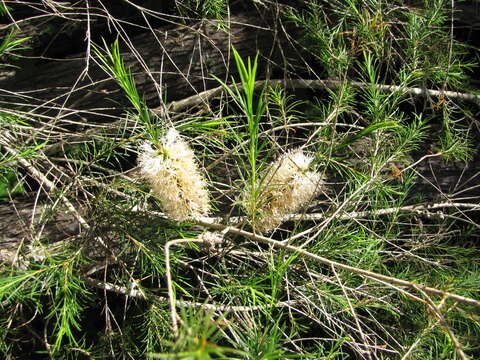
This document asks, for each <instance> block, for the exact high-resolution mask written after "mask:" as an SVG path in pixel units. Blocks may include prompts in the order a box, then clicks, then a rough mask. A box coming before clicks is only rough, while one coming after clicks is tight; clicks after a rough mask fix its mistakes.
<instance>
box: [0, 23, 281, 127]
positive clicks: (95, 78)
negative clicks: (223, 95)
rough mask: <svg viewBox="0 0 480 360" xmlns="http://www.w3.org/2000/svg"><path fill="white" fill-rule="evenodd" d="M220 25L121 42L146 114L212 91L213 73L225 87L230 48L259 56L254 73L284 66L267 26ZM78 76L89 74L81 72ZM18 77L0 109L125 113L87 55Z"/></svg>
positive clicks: (8, 85)
mask: <svg viewBox="0 0 480 360" xmlns="http://www.w3.org/2000/svg"><path fill="white" fill-rule="evenodd" d="M226 25H227V26H228V29H223V28H220V27H219V24H218V22H217V21H214V20H211V21H210V20H204V21H201V22H199V23H197V24H194V25H192V26H177V27H171V26H170V27H165V28H161V29H157V30H154V31H151V32H148V33H146V34H142V35H138V36H135V37H133V38H132V39H131V41H130V40H128V39H123V42H122V41H121V42H122V50H123V51H122V56H123V59H124V62H125V65H126V68H127V69H129V70H130V71H131V73H132V74H133V75H134V78H135V82H136V84H137V88H138V91H139V93H140V94H141V96H143V98H144V99H145V101H146V102H147V104H148V106H149V107H151V108H154V107H157V106H159V105H160V103H161V102H162V100H165V99H167V101H173V100H178V99H183V98H186V97H188V96H191V95H193V94H196V93H198V92H201V91H204V90H206V89H208V88H211V87H213V86H215V85H218V83H216V81H215V80H214V79H213V77H212V76H211V75H212V74H213V75H215V76H218V77H219V78H221V79H224V80H227V79H228V78H229V77H230V75H233V74H234V73H235V67H234V66H232V62H233V58H232V56H231V53H230V49H231V47H232V46H234V47H235V48H236V49H237V50H238V51H239V53H240V54H241V55H242V56H243V57H246V56H250V57H253V56H255V55H256V53H257V52H258V53H259V54H260V56H261V61H260V63H261V64H262V68H261V69H259V70H260V73H261V74H265V73H266V72H267V68H270V67H271V65H273V64H275V63H281V62H283V63H285V61H284V60H282V59H281V55H280V53H281V52H280V48H281V47H286V46H287V45H286V43H285V42H283V41H282V37H279V36H276V34H275V33H274V31H273V30H271V28H270V26H269V25H268V24H265V23H262V20H261V19H260V18H259V16H258V15H254V14H250V15H242V16H236V17H232V18H231V19H230V20H229V21H228V22H227V24H226ZM90 55H92V56H93V54H90ZM85 70H88V71H87V72H86V73H85V72H84V71H85ZM24 76H25V75H22V72H21V71H19V72H18V75H16V76H14V77H10V78H7V79H4V80H2V81H1V82H0V89H1V90H0V102H2V103H3V104H4V106H7V105H8V106H9V107H11V106H14V105H15V104H17V105H20V106H21V107H22V108H23V109H27V110H32V109H35V111H36V112H37V113H38V112H43V113H48V114H52V113H56V114H58V113H59V111H60V110H61V109H65V110H66V111H69V110H70V112H71V113H72V114H77V115H79V114H80V115H81V116H83V117H88V118H89V119H90V120H92V117H93V119H94V120H98V119H96V117H99V115H100V116H101V114H102V113H110V114H111V113H114V114H116V115H118V114H119V113H120V112H121V110H123V109H124V108H125V107H130V104H128V101H127V100H126V97H125V95H124V93H123V91H122V90H121V89H120V87H119V86H118V84H116V83H115V81H113V80H111V79H110V78H109V76H108V75H107V74H106V73H105V72H104V71H103V70H102V69H101V68H100V67H99V66H98V64H96V61H95V59H94V58H92V57H91V58H90V59H89V61H88V68H87V57H86V54H78V55H77V56H75V57H73V58H71V59H64V60H59V61H50V62H48V63H45V64H42V65H39V66H38V67H37V68H35V72H34V74H32V76H29V77H28V78H24V79H22V77H24ZM162 98H163V99H162ZM52 108H53V110H54V111H52ZM106 108H108V110H106ZM72 110H84V112H81V113H75V112H73V111H72ZM64 112H65V111H64ZM103 121H105V119H103Z"/></svg>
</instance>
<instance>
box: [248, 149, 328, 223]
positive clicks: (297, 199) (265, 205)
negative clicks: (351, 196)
mask: <svg viewBox="0 0 480 360" xmlns="http://www.w3.org/2000/svg"><path fill="white" fill-rule="evenodd" d="M312 160H313V157H310V156H307V155H305V154H304V153H303V151H302V150H300V149H297V150H293V151H290V152H287V153H285V154H283V155H282V156H281V157H280V158H279V159H277V160H276V161H275V162H274V163H273V164H272V165H271V166H270V168H269V169H268V171H267V172H266V174H265V178H264V180H263V188H262V190H261V192H260V195H259V197H258V206H259V207H258V208H257V209H256V210H257V212H258V216H257V217H256V219H255V221H254V226H255V230H257V231H259V232H269V231H272V230H274V229H275V228H276V227H277V226H278V225H280V224H281V223H282V222H284V221H286V220H288V216H289V215H291V214H294V213H295V212H297V211H298V210H300V209H301V208H302V207H304V206H305V205H307V204H308V202H309V201H310V200H311V199H312V198H313V197H314V196H315V195H317V194H318V193H319V192H320V191H321V190H322V184H323V183H322V177H321V175H320V174H319V173H317V172H315V171H309V169H308V168H309V166H310V163H311V162H312Z"/></svg>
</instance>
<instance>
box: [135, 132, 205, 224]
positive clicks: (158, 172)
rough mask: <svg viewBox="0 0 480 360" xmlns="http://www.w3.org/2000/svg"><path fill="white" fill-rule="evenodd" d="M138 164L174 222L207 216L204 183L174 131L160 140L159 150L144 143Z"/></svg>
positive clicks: (188, 151)
mask: <svg viewBox="0 0 480 360" xmlns="http://www.w3.org/2000/svg"><path fill="white" fill-rule="evenodd" d="M141 147H142V150H143V152H142V153H141V154H140V156H139V159H138V164H139V165H140V168H141V172H142V174H143V175H144V176H145V177H146V178H147V180H148V182H149V184H150V186H151V187H152V191H153V193H154V194H155V195H156V197H157V198H158V199H159V200H160V203H161V206H162V209H163V210H164V211H165V213H166V214H167V215H168V216H169V217H171V218H172V219H174V220H177V221H186V220H189V219H195V218H198V217H202V216H206V215H207V214H208V211H209V200H210V199H209V194H208V190H207V184H206V182H205V179H204V177H203V176H202V175H201V173H200V170H199V168H198V165H197V162H196V161H195V156H194V154H193V151H192V149H191V148H190V146H189V145H188V143H187V142H186V141H185V140H183V139H182V138H181V137H180V134H179V133H178V132H177V131H176V130H175V129H173V128H171V129H170V130H168V132H167V134H166V135H165V136H164V137H163V138H161V139H160V148H159V149H154V148H153V147H152V144H151V143H149V142H147V143H144V144H143V145H142V146H141Z"/></svg>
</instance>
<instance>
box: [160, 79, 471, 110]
mask: <svg viewBox="0 0 480 360" xmlns="http://www.w3.org/2000/svg"><path fill="white" fill-rule="evenodd" d="M265 85H270V86H275V85H280V86H283V87H285V88H290V89H336V88H339V87H341V86H343V85H350V86H353V87H355V88H358V89H363V88H365V87H367V86H374V87H375V88H376V89H378V90H381V91H383V92H392V93H393V92H397V91H398V92H403V93H404V94H409V95H415V96H430V97H439V98H442V97H446V98H454V99H460V100H465V101H470V102H473V103H480V95H476V94H467V93H460V92H457V91H442V90H433V89H422V88H417V87H405V86H398V85H385V84H366V83H363V82H360V81H349V82H344V81H341V80H333V79H326V80H308V79H291V80H281V79H272V80H259V81H257V82H255V88H256V89H259V88H261V87H263V86H265ZM231 86H232V87H233V86H234V85H231ZM223 91H224V88H223V87H221V86H219V87H216V88H213V89H209V90H205V91H202V92H200V93H198V94H196V95H192V96H189V97H187V98H185V99H182V100H178V101H172V102H170V103H169V104H168V109H169V110H170V111H173V112H179V111H182V110H184V109H186V108H188V107H192V106H198V105H200V104H207V103H208V101H209V100H210V99H212V98H215V97H217V96H218V95H220V94H221V93H222V92H223ZM154 111H155V112H160V113H161V112H162V111H163V110H162V109H161V108H156V109H155V110H154Z"/></svg>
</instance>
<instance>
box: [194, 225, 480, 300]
mask: <svg viewBox="0 0 480 360" xmlns="http://www.w3.org/2000/svg"><path fill="white" fill-rule="evenodd" d="M198 224H199V225H202V226H204V227H207V228H211V229H215V230H220V231H222V230H223V231H227V230H228V233H231V234H235V235H238V236H242V237H244V238H247V239H250V240H253V241H257V242H259V243H263V244H268V245H272V246H274V247H277V248H280V249H285V250H287V251H290V252H294V253H297V254H299V255H301V256H303V257H306V258H309V259H311V260H314V261H316V262H319V263H322V264H325V265H328V266H333V267H335V268H337V269H342V270H346V271H349V272H352V273H355V274H358V275H362V276H365V277H367V278H369V279H372V280H376V281H380V282H385V283H388V284H392V285H397V286H403V287H407V288H409V289H412V290H417V291H418V289H420V290H422V291H424V292H425V293H427V294H429V295H436V296H441V297H444V298H447V299H451V300H455V301H458V302H461V303H464V304H467V305H471V306H475V307H477V308H479V309H480V301H477V300H474V299H471V298H468V297H465V296H461V295H457V294H453V293H450V292H447V291H443V290H439V289H436V288H432V287H429V286H425V285H422V284H416V283H414V282H411V281H407V280H402V279H398V278H394V277H391V276H387V275H382V274H378V273H375V272H372V271H368V270H364V269H360V268H357V267H354V266H350V265H346V264H342V263H339V262H336V261H333V260H329V259H327V258H324V257H322V256H318V255H316V254H313V253H311V252H309V251H306V250H304V249H301V248H298V247H295V246H292V245H288V244H286V243H284V242H281V241H278V240H274V239H271V238H268V237H265V236H262V235H258V234H254V233H251V232H248V231H245V230H241V229H238V228H235V227H230V226H226V225H222V224H217V223H212V222H210V221H209V219H208V218H207V219H202V220H199V221H198Z"/></svg>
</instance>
